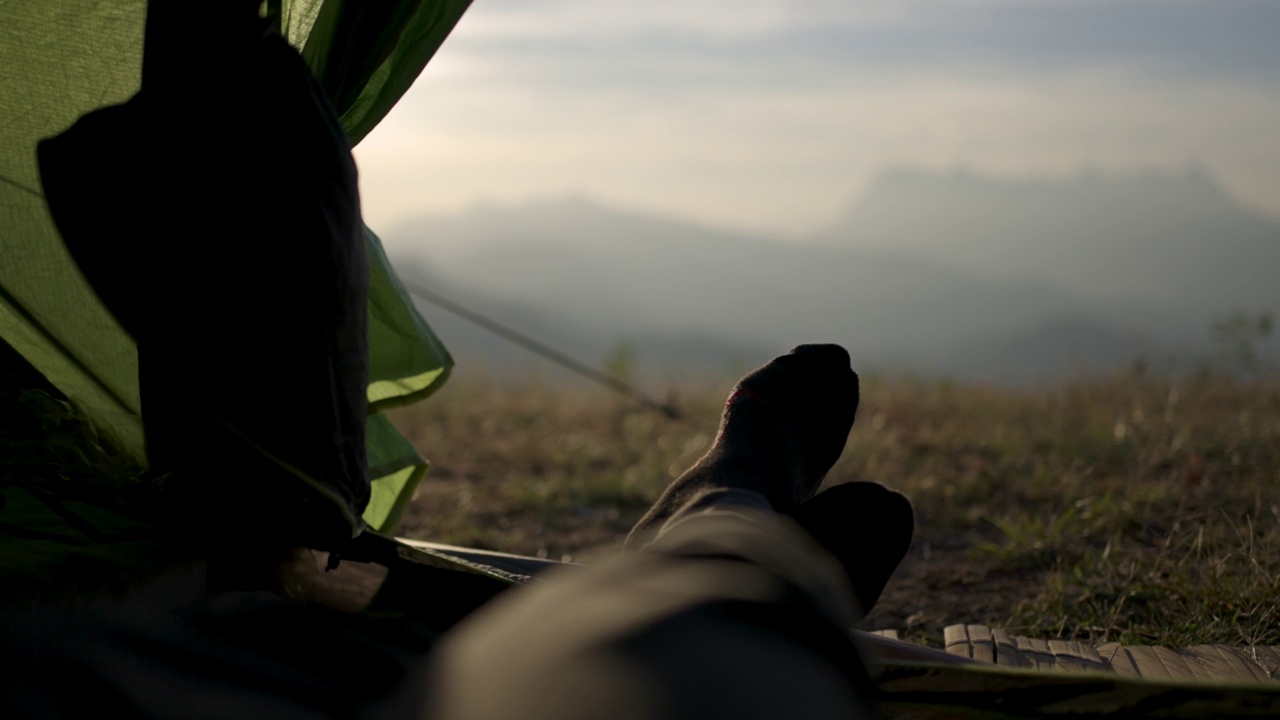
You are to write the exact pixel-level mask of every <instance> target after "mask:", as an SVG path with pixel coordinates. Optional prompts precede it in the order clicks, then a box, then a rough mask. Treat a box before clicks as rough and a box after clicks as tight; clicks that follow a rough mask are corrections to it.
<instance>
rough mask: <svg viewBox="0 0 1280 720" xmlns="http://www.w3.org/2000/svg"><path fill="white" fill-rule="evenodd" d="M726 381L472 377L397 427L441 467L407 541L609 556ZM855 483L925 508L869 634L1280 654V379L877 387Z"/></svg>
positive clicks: (694, 448)
mask: <svg viewBox="0 0 1280 720" xmlns="http://www.w3.org/2000/svg"><path fill="white" fill-rule="evenodd" d="M726 390H727V385H726V386H723V387H707V388H705V389H704V390H699V391H693V392H685V393H684V394H683V395H681V396H680V397H679V398H678V403H679V404H680V405H681V406H682V407H683V408H684V409H685V410H686V412H687V415H688V419H687V420H685V421H680V422H673V421H669V420H667V419H665V418H663V417H661V416H659V415H657V414H655V413H652V412H647V411H643V410H640V409H638V408H636V407H634V406H633V405H631V404H629V403H627V402H626V401H621V400H616V399H614V398H612V397H610V396H607V395H606V394H604V393H602V392H599V391H596V390H594V389H591V388H585V389H577V388H565V387H557V388H553V387H551V386H549V385H548V384H547V383H544V382H539V381H537V380H530V381H525V382H519V383H515V384H510V383H500V382H497V381H494V380H492V379H487V378H485V377H483V376H476V375H470V376H468V375H466V374H459V375H458V376H456V377H455V378H454V379H452V380H451V381H450V384H449V386H447V387H446V388H445V389H444V390H442V391H441V393H440V394H439V395H437V396H436V397H434V398H432V399H431V400H429V401H428V402H426V403H424V404H422V405H420V406H418V407H414V408H409V409H405V410H400V411H398V412H396V413H395V414H394V419H395V421H396V423H397V424H398V425H399V427H400V428H402V429H403V430H404V431H405V433H406V434H407V435H408V437H409V438H410V439H411V440H412V441H413V442H414V443H415V444H416V445H417V446H418V447H420V448H421V449H422V450H423V452H424V453H425V454H426V455H427V456H428V457H429V458H430V459H431V460H432V461H433V468H432V470H431V472H430V474H429V475H428V476H427V480H426V481H425V482H424V485H423V487H422V489H421V493H420V496H419V498H418V500H417V502H416V504H415V505H414V507H413V508H412V509H411V510H410V512H409V513H408V515H407V516H406V519H405V521H404V524H403V525H402V527H401V531H402V532H403V533H404V534H408V535H413V536H418V537H423V538H428V539H433V540H437V541H441V542H451V543H457V544H463V545H472V546H480V547H488V548H493V549H500V550H506V551H511V552H518V553H527V554H533V555H540V556H549V557H554V558H563V559H575V560H588V561H590V560H592V559H598V558H600V557H602V556H604V555H606V554H607V553H608V552H609V550H610V548H613V547H615V546H616V543H617V542H619V541H620V539H621V538H622V537H623V536H624V535H625V533H626V530H627V528H628V527H629V526H630V525H631V523H633V522H634V521H635V520H636V519H637V518H638V517H639V516H640V515H641V514H642V513H643V511H644V509H645V507H646V505H647V504H648V503H649V502H650V501H651V500H652V499H653V498H654V497H656V496H657V494H658V493H659V492H660V491H661V490H662V488H663V487H665V485H666V484H667V483H668V482H669V481H670V479H671V478H672V477H674V476H675V475H677V474H679V472H680V471H681V470H683V469H684V468H685V467H686V466H687V465H688V464H689V463H691V462H692V461H693V460H695V459H696V458H697V457H698V456H699V455H700V454H701V453H702V451H703V450H705V449H706V447H707V445H708V443H709V442H710V439H711V436H712V433H713V431H714V429H715V426H716V419H717V417H718V413H719V408H720V405H721V403H722V401H723V398H724V395H725V392H726ZM852 479H864V480H876V481H879V482H882V483H885V484H886V485H889V486H891V487H894V488H897V489H899V490H901V491H903V492H904V493H906V494H907V495H908V496H909V497H910V498H911V499H912V501H913V502H914V503H915V506H916V511H917V531H916V540H915V543H914V545H913V547H912V549H911V551H910V553H909V555H908V558H907V560H906V561H905V562H904V564H903V566H902V567H901V568H900V570H899V572H898V574H897V575H896V576H895V579H894V580H893V581H892V582H891V583H890V587H889V588H888V589H887V591H886V593H885V595H884V597H883V598H882V599H881V602H880V605H879V606H878V608H877V610H876V611H875V612H874V613H873V614H872V615H871V616H870V617H869V618H867V620H866V625H867V626H868V627H869V628H872V629H877V628H886V627H888V628H895V629H898V630H901V631H905V635H906V636H907V637H909V638H915V639H919V640H927V641H928V642H930V643H932V644H938V643H940V641H941V638H942V627H943V626H945V625H948V624H952V623H958V622H980V623H986V624H989V625H993V626H1000V627H1004V628H1006V629H1009V630H1010V631H1013V632H1016V633H1021V634H1028V635H1035V636H1041V637H1051V638H1052V637H1060V638H1068V639H1083V640H1088V641H1090V642H1094V643H1100V642H1105V641H1109V640H1120V641H1123V642H1128V643H1157V644H1169V645H1188V644H1196V643H1201V642H1222V643H1230V644H1244V645H1247V644H1255V643H1256V644H1280V610H1278V609H1277V605H1276V603H1275V599H1276V598H1277V597H1280V529H1278V523H1277V521H1278V519H1280V383H1276V382H1274V381H1271V382H1266V381H1258V382H1252V383H1239V382H1235V381H1232V380H1229V379H1182V380H1172V379H1167V378H1166V379H1158V378H1148V377H1136V376H1115V377H1106V378H1092V379H1078V380H1075V381H1071V382H1067V383H1063V384H1061V385H1057V386H1054V387H1046V388H1038V389H1030V390H1006V389H993V388H986V387H979V386H968V385H955V384H949V383H944V382H919V381H905V380H885V379H871V380H867V379H864V387H863V404H862V409H861V410H860V412H859V420H858V423H857V425H856V426H855V428H854V434H853V437H852V439H851V441H850V445H849V447H848V449H847V450H846V452H845V456H844V458H843V459H842V460H841V462H840V464H839V465H837V466H836V468H835V469H834V470H833V472H832V474H831V477H830V478H829V481H831V482H843V481H846V480H852Z"/></svg>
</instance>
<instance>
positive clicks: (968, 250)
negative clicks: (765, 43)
mask: <svg viewBox="0 0 1280 720" xmlns="http://www.w3.org/2000/svg"><path fill="white" fill-rule="evenodd" d="M386 238H387V240H388V245H389V247H392V248H393V249H398V250H399V251H398V252H395V253H394V254H393V259H394V260H395V262H396V266H397V268H398V270H399V272H400V274H401V275H402V276H404V277H405V278H408V279H413V280H416V281H418V282H422V283H425V284H427V285H429V286H430V287H432V288H433V289H435V290H436V291H437V292H439V293H442V294H444V295H446V296H448V297H450V298H452V299H453V300H455V301H457V302H459V303H462V304H464V305H467V306H470V307H472V308H473V309H475V310H477V311H480V312H482V313H486V314H488V315H490V316H492V317H494V318H495V319H497V320H499V321H501V322H503V323H505V324H507V325H510V326H512V327H515V328H517V329H519V330H521V331H523V332H525V333H527V334H530V335H532V336H534V337H536V338H538V339H539V340H541V341H543V342H545V343H547V344H550V345H553V346H555V347H558V348H560V349H561V350H563V351H565V352H568V353H569V354H572V355H575V356H577V357H580V358H582V359H583V360H585V361H587V362H589V363H593V364H599V363H601V362H602V361H603V358H604V357H605V356H606V355H607V354H608V353H609V352H610V350H611V349H612V348H616V347H618V346H619V345H620V344H621V343H629V344H631V345H632V346H633V347H634V348H635V350H636V352H637V360H638V363H639V365H640V367H641V369H643V370H645V371H646V374H648V375H650V376H655V375H656V376H659V377H667V378H678V377H680V376H681V375H689V374H696V375H707V374H715V375H725V374H730V373H735V372H740V371H742V370H743V369H747V368H749V367H753V366H755V365H757V364H759V363H760V362H762V361H764V360H766V359H768V358H769V357H771V356H772V355H774V354H777V353H778V352H781V351H783V350H786V349H787V348H789V347H790V346H792V345H795V344H798V343H802V342H814V341H832V342H840V343H842V344H844V345H845V346H846V347H847V348H849V350H850V352H851V353H852V354H853V356H854V360H855V367H857V368H860V369H872V370H880V371H886V372H896V373H902V372H910V373H918V374H942V375H947V376H952V377H958V378H974V379H984V380H1008V381H1025V380H1039V379H1046V378H1052V377H1057V376H1061V375H1063V374H1064V373H1068V372H1073V371H1089V370H1107V369H1111V368H1113V367H1115V366H1117V365H1120V364H1124V363H1127V362H1131V361H1134V360H1136V359H1139V358H1141V359H1143V360H1144V361H1145V362H1147V363H1149V364H1151V365H1154V366H1156V367H1161V366H1167V365H1169V364H1170V363H1182V364H1184V365H1185V364H1187V363H1190V362H1193V361H1195V360H1196V359H1197V358H1200V357H1205V356H1207V355H1209V354H1210V353H1212V351H1213V348H1212V347H1210V346H1209V328H1210V325H1211V324H1212V323H1213V321H1214V319H1215V318H1216V317H1219V316H1220V315H1221V314H1223V313H1225V312H1228V311H1232V310H1236V309H1239V310H1245V311H1250V312H1257V311H1261V310H1267V311H1272V312H1274V311H1276V310H1280V284H1277V282H1276V281H1275V279H1274V276H1275V273H1276V272H1277V271H1280V222H1276V221H1274V220H1271V219H1268V218H1265V217H1262V216H1260V215H1257V214H1255V213H1252V212H1251V211H1249V210H1247V209H1245V208H1242V207H1240V206H1238V205H1236V204H1235V203H1234V202H1232V200H1231V199H1230V198H1229V197H1228V196H1227V195H1226V194H1225V193H1224V192H1223V191H1222V190H1221V189H1220V188H1219V187H1218V186H1217V185H1216V184H1215V183H1214V181H1213V180H1212V178H1211V177H1209V176H1208V175H1207V174H1206V173H1204V172H1202V171H1197V170H1191V171H1187V172H1184V173H1181V174H1147V175H1142V174H1135V175H1129V176H1105V175H1097V174H1088V173H1085V174H1081V175H1079V176H1076V177H1073V178H1066V179H1059V180H1034V181H1032V180H1019V181H1011V180H997V179H991V178H984V177H980V176H976V175H973V174H969V173H966V172H955V173H951V174H942V175H939V174H929V173H924V172H918V171H907V170H898V171H893V172H888V173H885V174H883V175H882V176H881V177H880V178H879V179H878V180H877V181H876V182H874V183H873V184H872V185H871V187H870V188H869V190H868V191H867V192H866V193H865V194H864V195H863V196H862V197H861V198H860V199H859V200H858V201H857V202H855V203H854V204H853V205H852V206H851V207H850V210H849V212H848V213H847V214H846V215H845V216H844V217H843V218H841V219H840V220H839V221H838V222H836V223H834V224H832V225H831V226H830V227H828V228H826V229H824V230H822V231H821V232H819V233H816V234H815V235H814V236H813V237H811V238H808V239H807V240H805V241H804V242H796V241H786V240H782V239H777V238H770V237H766V236H749V235H744V234H739V233H734V232H728V231H722V230H717V229H713V228H708V227H702V226H698V225H695V224H691V223H686V222H681V221H677V220H672V219H666V218H661V217H656V216H652V215H643V214H637V213H630V212H625V211H620V210H614V209H610V208H607V207H604V206H602V205H599V204H597V203H594V202H591V201H589V200H584V199H566V200H558V201H547V202H540V203H531V204H527V205H523V206H516V207H478V208H474V209H472V210H470V211H467V212H464V213H459V214H455V215H444V216H433V217H424V218H419V219H416V220H413V221H411V222H408V223H405V224H404V225H402V226H400V227H397V228H393V229H392V230H391V231H390V232H388V233H387V234H386ZM421 307H422V310H423V313H424V315H425V316H426V317H427V319H428V320H429V322H431V323H432V325H433V327H435V329H436V330H437V332H438V333H439V334H440V336H441V338H442V339H443V340H444V341H445V343H446V345H448V346H449V347H450V349H451V351H453V352H454V354H455V356H456V357H458V358H459V359H460V361H462V362H477V361H478V362H482V363H484V364H486V365H490V366H494V367H497V368H513V367H528V365H529V363H530V362H531V361H530V360H528V359H527V358H526V357H525V356H524V355H523V353H524V351H522V350H519V349H517V348H514V347H511V346H509V345H507V344H506V343H505V341H501V340H499V339H497V338H493V337H491V336H488V335H487V333H486V332H485V331H483V330H480V329H478V328H475V327H473V326H470V325H469V324H467V323H464V322H461V321H459V320H457V319H455V318H454V317H452V316H450V315H448V314H447V313H443V312H441V311H440V310H438V309H436V308H434V307H433V306H430V305H427V304H423V305H421ZM1275 345H1276V343H1275V342H1274V341H1272V342H1269V343H1267V344H1266V345H1265V346H1264V347H1263V348H1262V349H1263V350H1266V351H1269V352H1271V354H1272V355H1273V356H1275V355H1276V351H1275V348H1274V347H1273V346H1275Z"/></svg>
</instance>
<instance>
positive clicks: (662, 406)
mask: <svg viewBox="0 0 1280 720" xmlns="http://www.w3.org/2000/svg"><path fill="white" fill-rule="evenodd" d="M400 282H401V283H403V284H404V286H405V287H406V288H408V289H409V293H410V294H411V295H413V296H415V297H417V298H420V299H422V300H426V301H427V302H429V303H431V304H432V305H435V306H436V307H439V308H441V309H442V310H447V311H448V312H451V313H453V314H454V315H457V316H458V317H460V318H462V319H463V320H466V321H467V322H470V323H474V324H476V325H479V326H480V327H482V328H484V329H485V330H488V331H489V332H491V333H493V334H494V335H497V336H498V337H500V338H502V339H504V340H507V341H509V342H512V343H515V344H516V345H519V346H520V347H522V348H524V349H525V350H528V351H529V352H532V353H534V354H536V355H539V356H541V357H543V358H545V359H547V360H550V361H551V362H553V363H555V364H557V365H559V366H560V367H563V368H565V369H566V370H569V371H570V372H573V373H576V374H578V375H581V376H582V377H585V378H587V379H588V380H591V381H593V382H596V383H599V384H601V385H604V386H605V387H607V388H609V389H610V390H613V391H614V392H616V393H619V394H621V395H625V396H626V397H629V398H631V399H633V400H636V401H638V402H640V403H641V404H642V405H644V406H645V407H648V408H650V409H652V410H657V411H658V412H660V413H662V414H663V415H665V416H667V417H668V418H670V419H672V420H681V419H684V414H683V413H681V412H680V409H679V408H677V407H676V406H675V405H673V404H672V403H669V402H665V403H664V402H661V401H658V400H655V399H653V398H651V397H649V396H648V395H646V394H645V393H644V392H642V391H640V390H639V389H637V388H636V387H635V386H633V385H631V384H630V383H627V382H625V381H623V380H619V379H618V378H616V377H613V376H612V375H608V374H606V373H603V372H601V371H599V370H596V369H595V368H593V367H590V366H588V365H586V364H585V363H582V362H579V361H577V360H574V359H573V358H571V357H569V356H568V355H565V354H564V353H562V352H560V351H559V350H556V349H555V348H552V347H550V346H548V345H544V344H543V343H540V342H538V341H537V340H534V339H533V338H531V337H529V336H528V335H525V334H523V333H521V332H519V331H517V330H513V329H511V328H509V327H507V326H506V325H503V324H502V323H499V322H497V321H496V320H490V319H489V318H487V317H485V316H484V315H481V314H480V313H478V312H476V311H474V310H471V309H469V308H466V307H463V306H462V305H459V304H458V303H456V302H454V301H452V300H450V299H448V298H446V297H444V296H442V295H440V294H438V293H436V292H433V291H431V290H428V289H427V288H425V287H423V286H422V285H421V284H419V283H416V282H413V281H410V280H405V279H403V278H401V279H400Z"/></svg>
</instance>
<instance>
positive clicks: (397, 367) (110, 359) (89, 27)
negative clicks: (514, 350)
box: [0, 0, 468, 530]
mask: <svg viewBox="0 0 1280 720" xmlns="http://www.w3.org/2000/svg"><path fill="white" fill-rule="evenodd" d="M467 4H468V3H467V2H466V1H460V0H392V1H391V2H382V3H363V2H347V1H346V0H294V1H293V2H289V1H287V0H286V1H285V2H283V3H281V4H280V5H279V8H280V12H281V30H282V33H283V34H284V36H285V37H286V38H287V39H289V41H290V42H291V43H292V44H293V45H294V47H297V48H303V49H304V57H305V58H306V59H307V61H308V62H309V63H310V65H311V67H312V70H313V72H314V73H315V74H316V76H317V77H318V78H319V79H320V81H321V83H322V85H323V86H324V88H325V91H326V93H328V94H329V96H330V98H331V99H332V100H333V101H334V104H335V108H336V110H337V112H338V115H339V117H340V118H341V119H342V122H343V127H344V129H345V131H346V132H347V135H348V137H349V138H351V139H352V140H353V141H354V140H357V139H359V138H362V137H364V135H366V134H367V133H368V132H369V131H370V130H371V129H372V128H373V127H374V126H375V125H377V123H378V122H379V121H380V120H381V119H382V117H383V116H384V115H385V114H386V113H387V112H388V111H389V110H390V109H391V107H392V106H393V105H394V104H395V103H396V101H397V100H398V99H399V98H400V96H401V95H402V94H403V93H404V92H405V91H406V90H407V89H408V88H409V86H410V85H411V84H412V82H413V80H414V79H415V78H416V77H417V76H418V74H419V73H420V72H421V71H422V68H423V66H424V65H425V64H426V62H427V60H429V59H430V58H431V56H432V55H433V54H434V53H435V51H436V49H438V48H439V46H440V44H441V43H442V42H443V41H444V38H445V37H446V36H447V35H448V33H449V32H450V31H451V30H452V28H453V26H454V24H456V22H457V21H458V19H459V18H460V17H461V15H462V13H463V11H464V10H465V9H466V7H467ZM273 5H274V3H273ZM4 14H5V37H6V38H7V40H5V41H0V85H2V86H3V87H4V88H5V90H6V93H5V97H6V99H7V100H8V102H6V108H5V112H6V117H5V118H4V127H5V133H4V135H3V137H2V138H0V224H2V225H3V242H2V243H0V335H2V336H3V337H4V339H5V341H6V342H8V343H9V344H10V345H11V346H13V347H14V348H15V349H16V350H17V351H18V352H19V353H21V354H22V355H23V356H24V357H26V358H27V360H28V362H30V363H31V364H32V365H33V366H35V367H36V368H37V369H38V370H40V371H41V372H42V373H43V374H44V375H45V376H46V377H47V378H48V379H49V381H50V382H51V383H52V384H53V385H54V386H55V387H57V388H58V389H59V390H60V391H61V392H62V393H63V394H65V395H66V396H67V397H68V398H70V399H71V400H72V401H73V402H74V403H75V404H76V405H77V406H78V407H80V408H81V410H82V411H83V412H84V413H85V414H86V416H88V417H89V419H90V420H91V421H92V422H93V423H94V424H95V426H97V427H98V428H99V429H100V430H101V431H102V432H103V433H104V434H105V435H107V436H109V437H111V438H112V439H113V440H115V442H116V443H117V444H119V445H120V446H121V448H122V449H123V450H125V451H126V452H128V453H129V454H130V455H131V456H132V457H134V458H135V459H136V460H138V461H139V462H143V461H145V453H144V446H143V438H142V424H141V416H140V412H141V408H140V404H139V394H138V376H137V353H136V350H135V348H134V346H133V342H132V340H131V339H130V338H129V336H128V334H126V333H125V332H124V330H123V329H122V328H121V327H120V326H119V325H118V324H117V323H116V321H115V320H114V318H112V316H111V314H110V313H109V312H107V310H106V308H105V307H103V306H102V304H101V302H100V301H99V300H98V298H97V296H96V295H94V294H93V291H92V290H91V289H90V288H89V286H88V284H87V283H86V282H85V280H84V278H83V277H82V276H81V275H80V272H79V270H78V269H77V267H76V266H75V263H74V262H73V261H72V259H71V257H70V256H69V254H68V253H67V251H66V249H65V248H64V247H63V245H62V242H61V240H60V238H59V236H58V234H57V231H56V230H55V228H54V226H53V223H52V220H51V218H50V217H49V213H48V211H47V209H46V207H45V204H44V199H43V197H42V196H41V193H40V190H39V188H40V186H41V184H40V178H39V173H38V170H37V166H36V155H35V146H36V143H37V142H38V141H39V140H40V139H42V138H45V137H50V136H53V135H56V134H58V133H60V132H62V131H63V130H64V129H66V128H67V127H68V126H70V125H71V124H72V123H73V122H74V121H75V120H76V119H77V118H78V117H80V116H81V115H83V114H85V113H88V112H90V111H92V110H95V109H98V108H101V107H105V106H108V105H113V104H118V103H121V102H123V101H125V100H127V99H128V98H129V97H130V96H132V95H133V94H134V93H135V92H136V91H137V89H138V87H139V82H140V79H141V62H142V36H143V29H144V23H145V16H146V3H145V2H144V1H143V0H118V1H117V2H111V3H102V2H98V1H97V0H50V1H49V2H38V3H5V4H4ZM32 39H38V42H37V41H33V40H32ZM176 232H180V228H179V229H176ZM365 237H366V243H367V246H368V250H369V259H370V265H371V277H370V281H371V291H370V302H369V317H370V331H369V332H370V358H369V360H370V368H371V384H370V388H369V398H370V401H371V411H373V410H378V409H381V408H384V407H388V406H391V405H396V404H403V403H406V402H412V401H414V400H417V399H420V398H422V397H425V396H426V395H428V394H430V393H431V392H432V391H433V390H434V389H435V388H437V387H438V386H439V385H440V384H441V383H442V382H443V381H444V380H445V379H446V378H447V376H448V370H449V367H450V366H451V365H452V359H451V358H450V357H449V355H448V353H447V352H446V351H445V350H444V347H443V346H442V345H441V344H440V342H439V340H438V339H437V338H436V337H435V335H434V334H433V333H432V332H431V330H430V328H429V327H428V326H427V324H426V323H425V322H424V321H423V319H422V318H421V317H420V316H419V315H418V313H417V311H416V310H415V309H414V306H413V303H412V302H410V301H409V299H408V296H407V295H406V293H405V292H404V289H403V288H402V287H401V286H400V284H399V282H398V281H397V280H396V279H395V273H394V271H393V270H392V268H391V266H390V264H389V263H388V262H387V259H386V255H385V253H383V251H382V248H381V244H380V242H379V240H378V238H377V236H376V235H375V234H373V233H372V232H371V231H370V232H366V234H365ZM368 431H369V437H370V439H371V442H370V444H369V449H368V453H369V464H370V467H371V468H372V469H374V470H375V471H376V472H377V473H379V474H378V475H375V476H374V488H375V489H374V495H375V500H374V502H371V503H370V506H369V508H368V509H367V510H366V520H367V521H368V522H369V523H370V525H371V526H373V527H375V528H379V529H384V530H389V529H390V525H391V524H392V523H393V521H394V519H395V518H396V516H397V515H398V513H399V512H400V511H402V510H403V507H404V504H405V503H407V501H408V496H409V495H411V494H412V492H413V488H414V487H415V486H416V483H417V480H418V478H420V477H421V475H422V472H423V471H424V470H425V467H426V464H425V461H423V460H422V458H421V456H419V455H418V454H417V452H416V451H414V450H413V449H412V447H410V446H409V444H408V442H407V441H405V440H404V438H402V437H400V436H399V435H398V433H396V431H395V428H394V427H392V426H391V424H390V423H389V422H387V421H386V419H385V418H382V417H380V416H378V415H376V414H374V415H371V416H370V419H369V428H368Z"/></svg>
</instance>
